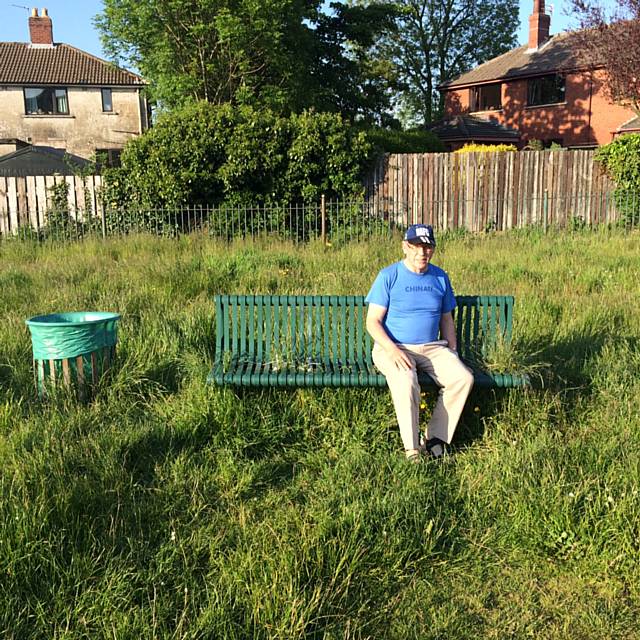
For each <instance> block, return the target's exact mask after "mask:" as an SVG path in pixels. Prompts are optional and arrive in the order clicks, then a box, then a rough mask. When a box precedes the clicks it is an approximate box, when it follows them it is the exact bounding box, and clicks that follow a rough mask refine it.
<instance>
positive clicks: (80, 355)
mask: <svg viewBox="0 0 640 640" xmlns="http://www.w3.org/2000/svg"><path fill="white" fill-rule="evenodd" d="M118 320H120V315H119V314H118V313H110V312H102V311H73V312H69V313H51V314H48V315H44V316H34V317H33V318H30V319H29V320H27V321H26V324H27V326H28V327H29V331H30V332H31V342H32V345H33V371H34V376H35V380H36V387H37V389H38V393H39V394H40V395H41V396H46V394H47V389H48V388H53V387H55V386H58V385H63V386H65V387H72V386H74V387H75V388H76V389H77V391H78V395H79V396H80V397H81V398H86V397H87V396H88V394H89V391H90V390H91V389H92V388H93V387H95V385H96V384H97V383H98V381H99V380H100V379H101V378H102V376H103V375H104V374H105V373H106V372H107V370H108V369H109V367H110V366H111V363H112V362H113V359H114V357H115V354H116V342H117V324H118Z"/></svg>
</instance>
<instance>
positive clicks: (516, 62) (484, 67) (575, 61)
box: [440, 33, 593, 90]
mask: <svg viewBox="0 0 640 640" xmlns="http://www.w3.org/2000/svg"><path fill="white" fill-rule="evenodd" d="M572 35H573V34H571V33H560V34H558V35H555V36H553V37H552V38H551V39H550V40H548V41H547V42H546V43H545V44H544V45H543V46H542V47H540V48H539V49H535V50H533V51H530V50H529V49H528V48H527V46H526V45H525V46H522V47H518V48H517V49H512V50H511V51H507V53H503V54H502V55H501V56H498V57H497V58H493V59H491V60H488V61H487V62H485V63H484V64H481V65H480V66H478V67H476V68H475V69H472V70H471V71H468V72H467V73H463V74H462V75H461V76H458V77H457V78H455V79H453V80H449V81H447V82H443V83H442V84H441V85H440V88H441V89H444V90H446V89H452V88H454V87H460V86H467V85H472V84H480V83H482V82H490V81H492V80H496V81H497V80H502V79H509V78H518V77H527V76H536V75H542V74H545V73H552V72H554V71H559V70H563V69H566V70H570V69H578V68H584V67H588V66H593V63H592V62H590V61H589V59H588V58H587V57H586V55H585V54H578V53H577V49H576V46H575V42H572Z"/></svg>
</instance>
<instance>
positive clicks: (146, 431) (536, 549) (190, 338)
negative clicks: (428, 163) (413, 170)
mask: <svg viewBox="0 0 640 640" xmlns="http://www.w3.org/2000/svg"><path fill="white" fill-rule="evenodd" d="M397 249H398V244H397V243H395V244H394V243H392V242H389V241H382V240H381V241H376V242H372V243H370V244H359V245H355V244H354V245H347V246H344V247H341V248H326V249H325V248H323V247H321V246H319V245H315V246H314V245H311V246H293V245H289V244H273V243H271V244H269V243H267V242H265V243H246V244H244V243H238V244H234V245H230V246H228V245H225V244H216V243H214V242H212V241H209V240H203V239H199V238H182V239H180V240H158V239H153V238H145V237H135V238H129V239H124V240H112V241H108V242H105V243H102V242H96V243H92V242H86V243H84V244H77V245H70V246H67V247H54V246H43V247H37V246H34V245H30V244H26V243H23V244H11V243H4V244H0V261H1V262H0V264H1V269H0V291H1V292H2V294H1V297H0V326H1V327H2V329H1V331H0V518H1V519H2V529H1V532H0V575H1V579H0V635H1V636H2V637H3V638H14V639H16V640H18V639H20V640H21V639H23V638H65V639H71V638H73V639H75V638H118V639H120V638H132V639H133V638H135V639H138V638H336V639H337V638H352V639H356V638H358V639H360V638H375V639H380V638H398V639H407V638H433V639H436V638H530V637H539V638H557V639H561V638H562V639H565V638H635V637H638V631H637V630H638V628H640V613H639V612H640V589H639V587H638V585H639V584H640V571H639V563H638V551H639V549H638V547H639V542H638V540H639V536H640V524H639V523H640V499H639V498H640V497H639V496H638V489H639V487H640V482H639V480H640V477H639V476H640V466H639V462H638V461H639V460H640V435H639V425H638V416H639V414H640V345H639V336H640V311H638V299H640V278H639V277H638V274H639V272H640V270H639V268H638V267H639V266H640V265H639V259H638V255H639V251H640V235H638V234H637V233H631V234H622V233H617V232H607V231H602V232H580V233H575V234H568V233H567V234H549V235H545V234H542V233H538V232H536V231H528V232H514V233H511V234H508V235H488V236H483V237H475V236H467V235H464V234H457V235H455V236H449V237H446V236H443V237H442V238H441V242H440V246H439V248H438V251H437V254H436V258H435V260H434V261H435V262H436V263H437V264H439V265H440V266H442V267H444V268H445V269H447V270H448V271H449V273H450V274H451V277H452V280H453V282H454V285H455V287H456V291H457V292H458V293H487V294H494V293H495V294H514V295H515V296H516V301H517V306H516V314H515V319H516V326H515V338H516V343H515V347H514V350H515V355H516V356H517V358H518V359H519V361H521V362H524V363H525V364H526V365H527V366H531V367H533V366H534V365H536V364H537V363H544V366H543V367H539V369H540V372H541V376H540V382H541V385H542V388H538V389H536V390H533V391H530V392H523V391H513V392H501V393H495V394H494V393H488V392H484V393H483V392H474V395H473V396H472V398H471V399H470V402H469V403H468V407H467V411H466V412H465V415H464V416H463V419H462V423H461V425H460V427H459V430H458V433H457V434H456V439H455V455H454V456H453V457H451V458H450V459H449V460H448V461H447V462H446V463H444V464H437V463H428V464H426V465H423V466H418V467H416V466H411V465H407V464H406V463H405V461H404V459H403V456H402V454H401V451H400V449H401V444H400V438H399V435H398V433H397V427H396V426H395V419H394V416H393V411H392V407H391V402H390V399H389V397H388V394H387V393H386V392H385V391H384V390H337V391H336V390H331V391H329V390H327V391H308V390H304V391H290V392H285V391H275V390H265V391H262V392H243V393H236V392H234V391H232V390H222V389H215V388H211V387H207V386H206V385H205V378H206V375H207V373H208V370H209V368H210V366H211V362H212V350H213V310H212V304H211V297H212V295H213V294H214V293H216V292H255V293H270V292H272V293H289V292H291V293H307V292H308V293H335V294H349V293H358V294H359V293H364V292H366V290H367V289H368V287H369V284H370V281H371V280H372V278H373V276H374V274H375V272H376V271H377V270H378V269H379V268H380V267H381V266H383V265H384V264H387V263H388V262H390V261H392V260H394V259H396V258H397V257H398V251H397ZM83 309H92V310H113V311H118V312H120V313H121V314H122V316H123V319H122V322H121V326H120V335H119V344H118V349H119V352H118V362H117V367H116V369H115V371H114V374H113V376H112V377H111V379H110V380H109V381H108V384H104V385H103V387H102V388H101V389H100V390H99V393H98V395H97V398H96V399H95V401H94V402H92V403H91V404H89V405H86V406H85V405H80V404H77V403H76V402H75V401H73V400H71V399H69V398H66V399H65V398H64V397H61V398H59V399H57V400H55V401H53V402H50V403H48V404H41V403H39V402H38V401H37V400H36V397H35V396H36V394H35V388H34V383H33V375H32V372H31V346H30V339H29V336H28V332H27V330H26V327H25V326H24V320H25V318H28V317H30V316H32V315H36V314H40V313H47V312H53V311H68V310H83ZM432 401H433V398H429V403H428V404H429V405H431V404H432Z"/></svg>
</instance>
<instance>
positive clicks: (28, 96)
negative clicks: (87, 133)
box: [24, 87, 69, 115]
mask: <svg viewBox="0 0 640 640" xmlns="http://www.w3.org/2000/svg"><path fill="white" fill-rule="evenodd" d="M24 104H25V112H26V113H27V114H29V115H66V114H68V113H69V101H68V99H67V90H66V89H61V88H56V87H29V88H26V87H25V90H24Z"/></svg>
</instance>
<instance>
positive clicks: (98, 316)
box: [25, 311, 121, 327]
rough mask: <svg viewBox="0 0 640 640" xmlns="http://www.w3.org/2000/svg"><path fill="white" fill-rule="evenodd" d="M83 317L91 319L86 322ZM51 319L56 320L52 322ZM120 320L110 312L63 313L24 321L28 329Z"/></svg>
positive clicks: (118, 315) (49, 314) (48, 314)
mask: <svg viewBox="0 0 640 640" xmlns="http://www.w3.org/2000/svg"><path fill="white" fill-rule="evenodd" d="M84 316H91V319H90V320H86V319H84ZM53 318H58V319H57V320H54V319H53ZM120 318H121V316H120V314H119V313H115V312H112V311H63V312H60V313H47V314H44V315H39V316H33V317H32V318H29V319H28V320H25V324H26V325H27V326H29V327H70V326H81V325H91V324H98V323H100V322H105V321H108V320H119V319H120Z"/></svg>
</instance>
